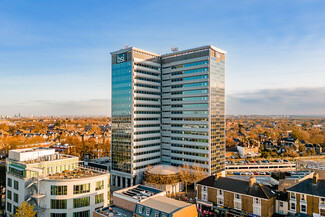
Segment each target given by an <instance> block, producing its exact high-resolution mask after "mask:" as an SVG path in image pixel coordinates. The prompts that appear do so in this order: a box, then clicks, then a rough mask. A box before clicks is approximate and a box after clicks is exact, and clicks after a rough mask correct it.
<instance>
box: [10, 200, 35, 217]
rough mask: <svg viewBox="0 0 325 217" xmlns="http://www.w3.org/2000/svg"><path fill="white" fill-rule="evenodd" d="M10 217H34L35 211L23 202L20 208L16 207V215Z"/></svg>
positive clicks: (31, 206)
mask: <svg viewBox="0 0 325 217" xmlns="http://www.w3.org/2000/svg"><path fill="white" fill-rule="evenodd" d="M11 216H12V217H35V216H36V211H34V206H33V205H31V204H28V203H27V202H26V201H24V202H23V203H22V204H21V205H20V206H18V207H17V210H16V213H15V214H12V215H11Z"/></svg>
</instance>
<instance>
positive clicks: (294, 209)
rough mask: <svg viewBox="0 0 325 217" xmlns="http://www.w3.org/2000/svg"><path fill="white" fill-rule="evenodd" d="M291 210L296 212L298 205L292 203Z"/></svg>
mask: <svg viewBox="0 0 325 217" xmlns="http://www.w3.org/2000/svg"><path fill="white" fill-rule="evenodd" d="M290 210H293V211H296V204H295V203H290Z"/></svg>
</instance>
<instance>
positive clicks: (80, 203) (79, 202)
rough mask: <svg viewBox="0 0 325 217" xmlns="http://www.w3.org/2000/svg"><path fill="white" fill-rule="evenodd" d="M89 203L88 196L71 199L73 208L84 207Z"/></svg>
mask: <svg viewBox="0 0 325 217" xmlns="http://www.w3.org/2000/svg"><path fill="white" fill-rule="evenodd" d="M96 196H97V195H96ZM89 204H90V197H81V198H77V199H73V208H79V207H85V206H89Z"/></svg>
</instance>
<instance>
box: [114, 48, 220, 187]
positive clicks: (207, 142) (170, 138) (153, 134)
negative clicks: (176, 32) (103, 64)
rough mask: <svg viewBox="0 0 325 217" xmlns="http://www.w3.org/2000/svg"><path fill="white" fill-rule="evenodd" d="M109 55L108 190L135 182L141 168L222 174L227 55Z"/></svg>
mask: <svg viewBox="0 0 325 217" xmlns="http://www.w3.org/2000/svg"><path fill="white" fill-rule="evenodd" d="M111 54H112V167H111V168H112V184H113V185H114V186H116V187H121V188H123V187H128V186H132V185H135V184H138V183H141V181H142V177H143V171H144V170H145V168H146V167H147V166H148V165H157V164H167V165H172V166H179V165H184V164H189V165H194V164H198V165H199V166H201V167H202V168H204V170H205V171H206V173H207V174H216V173H219V172H221V171H223V170H224V159H225V130H224V124H225V116H224V113H225V54H226V52H225V51H223V50H221V49H218V48H216V47H213V46H203V47H198V48H194V49H189V50H184V51H177V52H173V53H170V54H164V55H159V54H155V53H152V52H148V51H145V50H141V49H138V48H134V47H130V48H126V49H122V50H119V51H116V52H112V53H111Z"/></svg>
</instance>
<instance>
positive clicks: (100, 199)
mask: <svg viewBox="0 0 325 217" xmlns="http://www.w3.org/2000/svg"><path fill="white" fill-rule="evenodd" d="M103 201H104V193H102V194H97V195H95V203H96V204H97V203H101V202H103Z"/></svg>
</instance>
